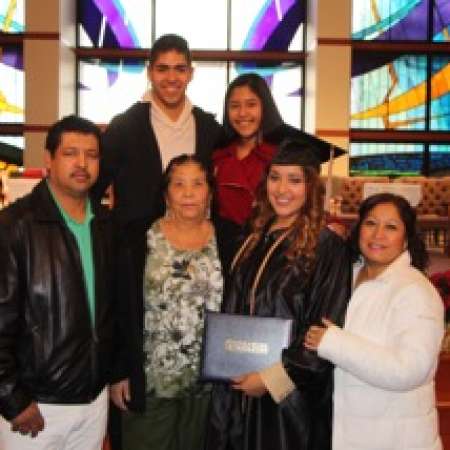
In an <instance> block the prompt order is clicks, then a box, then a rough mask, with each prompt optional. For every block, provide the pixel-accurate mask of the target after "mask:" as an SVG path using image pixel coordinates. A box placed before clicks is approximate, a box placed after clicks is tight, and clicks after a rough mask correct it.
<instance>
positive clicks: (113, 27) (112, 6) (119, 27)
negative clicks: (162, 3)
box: [78, 0, 152, 48]
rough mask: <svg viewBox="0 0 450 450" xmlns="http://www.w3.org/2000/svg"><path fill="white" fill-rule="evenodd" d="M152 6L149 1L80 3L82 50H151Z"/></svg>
mask: <svg viewBox="0 0 450 450" xmlns="http://www.w3.org/2000/svg"><path fill="white" fill-rule="evenodd" d="M151 3H152V2H150V1H148V0H133V1H127V0H81V1H78V46H81V47H98V48H103V47H105V48H148V47H150V45H151V35H152V30H151V24H152V15H151Z"/></svg>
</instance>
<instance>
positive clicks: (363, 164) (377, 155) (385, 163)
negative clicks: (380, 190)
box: [350, 142, 424, 176]
mask: <svg viewBox="0 0 450 450" xmlns="http://www.w3.org/2000/svg"><path fill="white" fill-rule="evenodd" d="M423 150H424V146H423V144H392V143H355V142H354V143H352V144H351V146H350V174H351V175H356V176H378V175H379V176H396V175H419V174H420V171H421V170H422V159H423V156H422V155H423Z"/></svg>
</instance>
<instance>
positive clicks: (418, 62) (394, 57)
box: [350, 0, 450, 174]
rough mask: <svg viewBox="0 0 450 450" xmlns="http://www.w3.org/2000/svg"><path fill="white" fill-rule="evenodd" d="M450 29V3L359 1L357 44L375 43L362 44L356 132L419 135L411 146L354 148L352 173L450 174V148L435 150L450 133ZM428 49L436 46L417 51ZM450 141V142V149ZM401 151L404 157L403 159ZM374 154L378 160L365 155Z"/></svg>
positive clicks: (356, 63)
mask: <svg viewBox="0 0 450 450" xmlns="http://www.w3.org/2000/svg"><path fill="white" fill-rule="evenodd" d="M449 26H450V2H449V1H448V0H433V1H432V0H354V1H353V25H352V38H353V39H354V40H355V41H358V40H366V41H370V42H368V43H366V45H365V47H364V48H362V47H361V46H359V47H358V46H357V43H356V42H355V50H354V52H353V60H352V85H351V127H352V129H354V130H355V129H358V130H368V129H370V130H378V131H379V132H380V134H379V135H377V137H376V139H377V141H378V142H379V141H382V140H385V138H383V132H388V133H391V134H392V132H394V133H395V132H397V131H398V132H401V131H411V132H412V134H409V136H408V138H407V139H405V140H406V141H408V142H410V143H407V144H380V143H370V142H367V143H353V144H352V145H351V168H350V169H351V172H352V173H359V171H360V170H363V171H366V172H367V171H369V172H371V171H372V172H373V171H378V170H379V168H380V167H381V164H382V163H385V164H386V165H387V166H386V170H388V171H389V170H390V168H392V164H391V162H392V161H394V162H395V164H396V167H397V171H398V172H399V173H405V172H406V173H414V171H416V170H419V173H420V171H422V173H424V174H432V173H435V172H438V171H439V170H444V169H445V167H446V168H447V170H448V169H450V161H449V155H448V151H449V150H448V148H449V145H450V144H445V145H440V146H437V145H433V144H431V143H430V142H433V141H435V140H436V139H435V137H432V133H435V132H445V133H447V134H448V133H449V132H450V54H445V52H443V51H442V47H440V45H441V43H443V42H449V41H450V28H449ZM424 42H427V43H428V46H422V47H421V48H422V49H423V50H422V53H421V54H418V53H416V51H415V50H416V49H415V48H414V44H416V43H417V44H418V45H421V44H423V43H424ZM408 45H409V47H408ZM371 46H373V49H372V47H371ZM375 46H377V47H376V48H375ZM402 46H403V47H404V48H405V50H403V49H402ZM444 48H445V47H444ZM408 49H411V50H412V51H414V54H408ZM374 50H376V51H374ZM414 132H420V133H421V134H416V135H414ZM360 136H361V135H360ZM415 136H417V138H416V139H415ZM389 139H390V138H389V137H388V136H387V137H386V141H389ZM439 139H441V135H439ZM402 140H403V138H402ZM415 141H420V142H421V143H420V144H414V142H415ZM447 141H448V136H447V137H446V138H445V139H444V141H443V143H445V142H447ZM394 148H396V149H397V148H400V149H403V150H402V151H401V152H400V153H398V152H394V151H393V149H394ZM369 149H370V152H369V153H370V155H369V153H365V152H367V151H369ZM411 149H414V151H413V150H411ZM419 149H420V151H419ZM361 152H362V153H361ZM393 155H394V156H393ZM399 155H400V156H399ZM416 163H417V165H416ZM407 166H408V167H409V168H408V169H405V167H407Z"/></svg>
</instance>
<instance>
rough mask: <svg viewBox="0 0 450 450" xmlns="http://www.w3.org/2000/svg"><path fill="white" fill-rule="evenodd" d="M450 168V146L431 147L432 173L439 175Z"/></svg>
mask: <svg viewBox="0 0 450 450" xmlns="http://www.w3.org/2000/svg"><path fill="white" fill-rule="evenodd" d="M449 168H450V144H447V145H430V172H431V173H432V174H434V173H436V174H439V173H440V171H444V170H448V169H449Z"/></svg>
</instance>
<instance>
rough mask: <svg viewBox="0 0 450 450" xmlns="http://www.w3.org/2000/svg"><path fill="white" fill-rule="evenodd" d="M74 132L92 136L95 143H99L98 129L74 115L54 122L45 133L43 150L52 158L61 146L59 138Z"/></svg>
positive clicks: (86, 120) (91, 123)
mask: <svg viewBox="0 0 450 450" xmlns="http://www.w3.org/2000/svg"><path fill="white" fill-rule="evenodd" d="M71 131H72V132H76V133H82V134H92V135H94V136H95V137H96V139H97V142H98V143H100V135H101V131H100V128H99V127H98V126H97V125H95V123H94V122H91V121H90V120H88V119H85V118H83V117H79V116H76V115H74V114H72V115H70V116H66V117H63V118H62V119H60V120H58V121H57V122H55V123H54V124H53V125H52V126H51V127H50V129H49V130H48V133H47V138H46V139H45V148H46V150H47V151H48V152H49V153H50V155H51V156H52V157H53V156H54V155H55V152H56V149H57V148H58V146H59V145H60V144H61V136H62V134H63V133H68V132H71Z"/></svg>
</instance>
